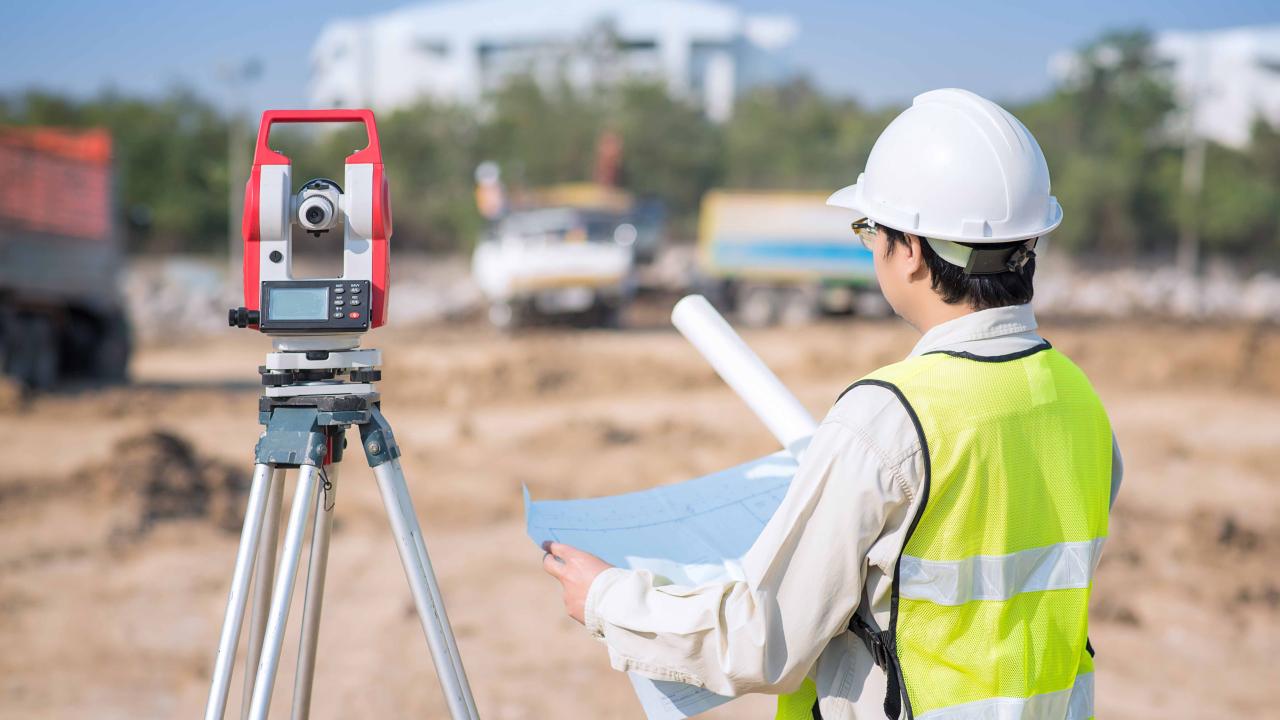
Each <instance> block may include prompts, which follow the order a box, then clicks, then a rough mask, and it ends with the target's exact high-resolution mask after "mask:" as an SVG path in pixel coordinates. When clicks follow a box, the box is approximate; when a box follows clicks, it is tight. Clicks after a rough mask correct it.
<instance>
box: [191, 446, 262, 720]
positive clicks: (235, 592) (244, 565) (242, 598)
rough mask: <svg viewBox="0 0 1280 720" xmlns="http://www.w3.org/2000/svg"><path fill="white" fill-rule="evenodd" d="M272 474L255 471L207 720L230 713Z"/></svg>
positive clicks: (255, 468) (257, 468)
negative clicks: (233, 675)
mask: <svg viewBox="0 0 1280 720" xmlns="http://www.w3.org/2000/svg"><path fill="white" fill-rule="evenodd" d="M271 472H272V467H271V466H270V465H267V464H265V463H259V464H257V465H255V466H254V468H253V484H252V485H251V486H250V488H249V502H248V505H247V506H246V508H245V513H244V527H243V528H242V529H241V530H240V548H239V549H238V550H237V551H236V566H235V570H233V571H232V573H231V590H230V591H229V592H228V593H227V610H226V613H225V614H224V615H223V619H222V633H221V635H220V636H219V639H218V654H217V656H216V657H215V658H214V661H213V680H212V682H211V683H210V684H209V699H208V700H207V701H206V702H205V706H204V717H205V720H221V719H222V716H223V713H225V712H226V709H227V693H228V692H229V691H230V689H231V670H232V667H233V665H234V664H235V661H236V645H237V644H238V643H239V642H240V626H241V625H242V624H243V621H244V608H245V603H246V602H247V601H248V591H249V573H250V572H252V571H253V561H254V556H255V555H256V554H257V552H258V540H259V538H260V537H261V531H262V521H263V516H264V515H265V514H266V511H267V495H268V484H269V482H270V477H271Z"/></svg>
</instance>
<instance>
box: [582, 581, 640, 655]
mask: <svg viewBox="0 0 1280 720" xmlns="http://www.w3.org/2000/svg"><path fill="white" fill-rule="evenodd" d="M629 572H631V571H630V570H627V569H625V568H620V567H611V568H608V569H607V570H604V571H603V572H601V573H600V574H599V575H597V576H596V577H595V579H594V580H592V581H591V587H590V588H588V589H587V601H586V603H585V604H584V605H583V608H582V624H583V625H585V626H586V628H587V632H589V633H591V637H593V638H599V639H603V638H604V621H603V620H602V619H601V618H600V615H599V612H598V609H599V606H600V598H601V597H602V596H603V595H604V594H605V592H606V591H607V590H608V589H609V587H610V586H612V585H614V584H615V583H617V582H618V581H619V580H621V579H623V578H624V577H626V574H627V573H629Z"/></svg>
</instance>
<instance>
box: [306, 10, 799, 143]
mask: <svg viewBox="0 0 1280 720" xmlns="http://www.w3.org/2000/svg"><path fill="white" fill-rule="evenodd" d="M796 33H797V26H796V23H795V22H794V21H793V20H792V19H791V18H789V17H786V16H780V15H748V14H745V13H743V12H742V11H741V10H739V9H738V8H736V7H734V6H732V5H729V4H727V3H724V2H715V1H713V0H557V1H556V2H554V3H531V2H527V0H452V1H449V2H435V3H427V4H421V5H413V6H410V7H405V8H402V9H399V10H395V11H392V12H388V13H385V14H382V15H375V16H372V17H369V18H364V19H349V20H339V21H335V22H332V23H330V24H328V25H327V26H325V28H324V29H323V30H322V31H321V33H320V37H319V38H318V39H317V40H316V43H315V47H314V48H313V50H312V52H311V63H312V67H311V88H310V95H311V102H312V105H313V106H315V107H337V106H343V107H352V106H363V107H373V108H375V109H378V110H386V109H390V108H394V107H397V106H403V105H406V104H409V103H412V102H413V101H414V100H416V99H418V98H419V97H422V96H427V97H431V98H434V99H437V100H446V101H457V102H473V101H475V100H477V99H479V98H480V97H482V96H483V95H484V93H485V92H486V91H488V90H492V89H494V88H496V87H498V86H500V85H501V84H502V83H503V82H504V81H505V80H506V79H507V78H509V77H510V76H512V75H515V74H531V75H532V76H533V77H535V78H537V79H538V80H539V81H542V82H548V83H550V82H558V81H559V79H560V78H565V79H567V80H568V81H569V82H570V83H572V84H574V85H576V86H578V87H589V86H590V85H592V84H593V83H597V82H610V81H613V80H618V79H621V78H625V77H637V76H639V77H648V78H654V79H658V80H661V81H663V82H665V83H666V84H667V86H668V87H669V88H670V89H671V90H672V91H673V92H675V93H678V94H680V95H683V96H684V97H687V98H690V99H693V100H695V101H697V102H699V103H700V104H701V105H702V107H703V108H704V110H705V112H706V113H707V115H708V116H709V117H711V118H713V119H716V120H723V119H725V118H727V117H728V116H729V114H730V112H731V111H732V108H733V101H734V97H735V95H736V94H737V92H738V91H739V90H741V89H742V88H744V87H748V86H751V85H754V84H758V83H762V82H770V81H775V80H778V79H781V78H783V77H784V76H785V74H786V72H787V68H786V65H785V63H784V61H783V58H782V55H781V51H782V50H783V49H784V48H785V47H786V46H788V45H789V44H790V43H791V41H792V40H793V39H794V38H795V36H796Z"/></svg>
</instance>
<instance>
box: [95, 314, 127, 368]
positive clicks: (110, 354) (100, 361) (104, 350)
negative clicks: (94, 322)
mask: <svg viewBox="0 0 1280 720" xmlns="http://www.w3.org/2000/svg"><path fill="white" fill-rule="evenodd" d="M132 351H133V343H132V342H131V340H130V338H129V323H128V322H127V321H126V320H125V317H124V314H123V313H117V314H114V315H111V316H108V317H107V318H106V319H104V321H103V322H102V324H101V326H100V327H99V328H98V333H97V343H96V347H95V348H94V351H93V364H92V369H91V374H92V376H93V379H94V380H97V381H100V382H106V383H123V382H126V381H128V379H129V356H130V355H131V354H132Z"/></svg>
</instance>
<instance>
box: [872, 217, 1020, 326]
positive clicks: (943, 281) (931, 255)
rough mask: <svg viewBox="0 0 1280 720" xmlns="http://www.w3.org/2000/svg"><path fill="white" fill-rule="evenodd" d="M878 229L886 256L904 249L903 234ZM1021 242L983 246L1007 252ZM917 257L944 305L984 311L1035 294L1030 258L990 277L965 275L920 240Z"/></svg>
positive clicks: (925, 242) (960, 268)
mask: <svg viewBox="0 0 1280 720" xmlns="http://www.w3.org/2000/svg"><path fill="white" fill-rule="evenodd" d="M878 227H879V228H881V229H882V230H884V233H885V235H886V236H887V238H888V240H889V242H888V244H887V245H886V247H885V254H886V255H892V254H893V248H894V247H895V246H897V245H902V246H904V247H905V246H906V245H907V244H908V241H907V234H906V233H904V232H902V231H901V230H894V229H893V228H889V227H885V226H884V225H880V226H878ZM1025 242H1027V241H1026V240H1017V241H1015V242H1009V243H988V244H984V245H983V247H984V248H990V249H992V250H998V249H1007V248H1012V247H1014V246H1017V245H1021V244H1023V243H1025ZM961 244H964V243H961ZM920 254H921V255H922V256H923V257H924V264H925V267H927V268H929V275H930V277H931V284H930V287H932V288H933V290H934V291H935V292H937V293H938V295H940V296H942V301H943V302H945V303H947V304H948V305H955V304H958V303H965V304H966V305H969V306H970V307H972V308H973V309H974V310H987V309H990V308H998V307H1005V306H1006V305H1022V304H1024V303H1029V302H1031V297H1032V296H1033V295H1034V294H1035V288H1034V287H1033V286H1032V283H1031V279H1032V278H1033V277H1034V276H1035V274H1036V260H1035V258H1034V257H1032V258H1031V259H1030V260H1028V261H1027V264H1026V265H1023V266H1022V268H1021V269H1019V270H1012V271H1009V272H1002V273H996V274H994V275H969V274H966V273H965V271H964V268H962V267H959V266H957V265H952V264H951V263H949V262H947V261H946V260H943V259H942V258H941V257H939V256H938V253H936V252H934V251H933V248H932V247H931V246H930V245H929V243H928V242H927V241H925V239H924V238H920Z"/></svg>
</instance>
